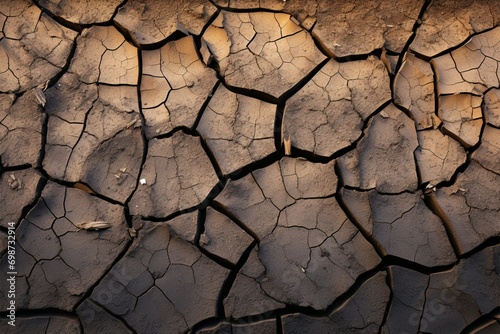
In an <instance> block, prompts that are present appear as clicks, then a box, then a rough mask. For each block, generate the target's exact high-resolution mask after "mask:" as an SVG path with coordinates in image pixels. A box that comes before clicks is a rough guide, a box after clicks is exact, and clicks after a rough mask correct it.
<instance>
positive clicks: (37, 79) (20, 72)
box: [0, 0, 77, 92]
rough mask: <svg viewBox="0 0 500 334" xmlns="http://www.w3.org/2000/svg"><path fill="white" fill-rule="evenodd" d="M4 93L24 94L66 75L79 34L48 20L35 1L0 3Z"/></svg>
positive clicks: (0, 87) (1, 89)
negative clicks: (52, 79)
mask: <svg viewBox="0 0 500 334" xmlns="http://www.w3.org/2000/svg"><path fill="white" fill-rule="evenodd" d="M0 22H1V23H2V26H1V27H0V92H23V91H25V90H27V89H30V88H34V87H36V86H39V85H42V86H43V85H45V84H46V82H47V81H48V80H49V79H51V78H52V77H54V76H55V75H56V74H58V73H59V72H60V71H62V69H63V67H64V66H65V64H66V60H67V58H68V56H69V55H70V53H71V49H72V47H73V42H74V39H75V37H76V35H77V32H76V31H73V30H70V29H68V28H66V27H64V26H62V25H60V24H58V23H57V22H56V21H55V20H54V19H52V18H51V17H50V16H48V15H47V14H46V13H42V12H41V10H40V9H39V8H38V7H37V6H36V5H35V4H34V3H32V1H28V0H20V1H15V2H12V1H8V0H3V1H0Z"/></svg>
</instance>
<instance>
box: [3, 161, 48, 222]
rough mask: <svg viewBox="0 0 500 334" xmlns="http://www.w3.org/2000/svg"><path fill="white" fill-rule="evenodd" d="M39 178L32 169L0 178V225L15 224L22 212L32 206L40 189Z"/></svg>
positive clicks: (6, 174)
mask: <svg viewBox="0 0 500 334" xmlns="http://www.w3.org/2000/svg"><path fill="white" fill-rule="evenodd" d="M41 184H42V182H41V176H40V175H39V174H38V173H37V172H35V170H34V169H32V168H30V169H26V170H21V171H15V172H14V171H12V172H6V173H3V174H2V175H1V176H0V207H1V208H2V210H1V211H0V225H1V226H3V227H5V228H7V226H8V223H9V222H14V223H17V222H18V220H19V219H20V218H21V215H22V211H23V210H25V208H26V207H27V206H28V205H30V204H32V203H33V202H34V201H35V199H36V196H37V192H39V191H40V190H41V189H39V188H41Z"/></svg>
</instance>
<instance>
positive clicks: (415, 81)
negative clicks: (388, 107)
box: [393, 53, 441, 130]
mask: <svg viewBox="0 0 500 334" xmlns="http://www.w3.org/2000/svg"><path fill="white" fill-rule="evenodd" d="M393 89H394V103H395V104H396V105H398V106H401V107H403V108H405V109H407V110H409V111H410V113H411V115H412V118H413V120H414V121H415V123H416V125H417V130H421V129H427V128H431V127H433V128H436V127H437V126H439V124H441V121H440V120H439V118H438V117H437V116H436V114H435V108H436V105H435V96H434V72H433V71H432V68H431V65H430V64H429V63H428V62H426V61H423V60H421V59H418V58H417V57H415V56H414V55H412V54H411V53H409V54H407V55H406V59H405V61H404V62H403V64H402V65H401V69H400V70H399V72H398V73H397V74H396V77H395V79H394V88H393Z"/></svg>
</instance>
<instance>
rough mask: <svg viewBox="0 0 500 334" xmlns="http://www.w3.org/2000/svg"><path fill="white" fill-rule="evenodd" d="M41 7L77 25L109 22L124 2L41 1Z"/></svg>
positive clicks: (86, 0)
mask: <svg viewBox="0 0 500 334" xmlns="http://www.w3.org/2000/svg"><path fill="white" fill-rule="evenodd" d="M38 3H39V4H40V6H41V7H43V8H44V9H46V10H48V11H50V12H51V13H52V14H54V15H56V16H58V17H61V18H63V19H65V20H67V21H70V22H73V23H77V24H94V23H101V22H107V21H109V20H110V19H111V17H112V16H113V14H114V13H115V10H116V8H117V7H118V6H119V5H120V4H121V3H123V1H122V0H83V1H77V2H70V1H61V0H40V1H39V2H38Z"/></svg>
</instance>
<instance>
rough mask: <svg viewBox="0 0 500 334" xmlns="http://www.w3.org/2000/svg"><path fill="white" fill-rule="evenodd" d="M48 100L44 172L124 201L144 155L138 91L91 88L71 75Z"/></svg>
mask: <svg viewBox="0 0 500 334" xmlns="http://www.w3.org/2000/svg"><path fill="white" fill-rule="evenodd" d="M46 96H47V105H46V110H47V114H48V115H49V121H48V124H47V130H48V135H47V142H46V145H45V156H44V160H43V167H44V169H45V170H46V171H47V173H48V174H49V175H50V176H52V177H55V178H57V179H60V180H65V181H70V182H78V181H81V182H84V183H86V184H87V185H88V186H90V187H91V188H92V189H93V190H94V191H96V192H98V193H100V194H102V195H104V196H107V197H109V198H112V199H114V200H117V201H119V202H122V203H124V202H125V201H126V200H127V198H128V197H129V196H130V194H131V193H132V191H133V190H134V189H135V185H136V183H137V177H138V174H139V170H140V167H141V160H142V155H143V143H142V137H141V130H140V128H139V126H140V124H141V123H140V117H139V113H138V110H139V106H138V101H137V89H136V88H134V87H130V86H108V85H99V86H97V85H96V84H86V83H83V82H80V81H79V80H78V79H77V76H76V75H74V74H71V73H67V74H65V75H64V76H63V77H62V78H61V79H60V80H59V81H58V82H57V84H56V85H54V86H53V87H51V88H50V89H48V90H47V95H46Z"/></svg>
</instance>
